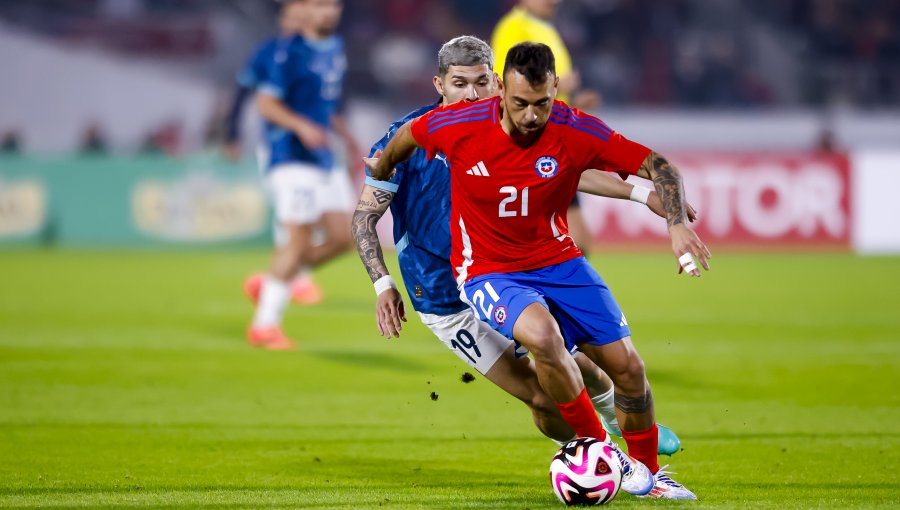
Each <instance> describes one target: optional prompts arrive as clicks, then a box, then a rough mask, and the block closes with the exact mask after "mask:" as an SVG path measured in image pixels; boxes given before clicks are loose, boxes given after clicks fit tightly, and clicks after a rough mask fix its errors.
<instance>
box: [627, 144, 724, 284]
mask: <svg viewBox="0 0 900 510" xmlns="http://www.w3.org/2000/svg"><path fill="white" fill-rule="evenodd" d="M641 172H646V173H647V174H649V175H650V178H651V179H652V180H653V186H654V187H655V188H656V192H657V193H658V194H659V198H660V200H662V204H663V209H665V211H666V220H667V222H668V224H669V236H670V237H671V238H672V251H673V252H675V256H676V257H678V263H679V266H678V272H679V273H681V272H682V271H685V272H687V273H688V274H690V275H691V276H700V269H699V268H698V267H697V265H696V264H695V262H694V261H695V259H699V260H700V265H702V266H703V268H704V269H706V270H707V271H709V262H708V261H707V259H709V258H710V257H711V256H712V255H711V254H710V252H709V248H707V247H706V245H705V244H704V243H703V241H701V240H700V238H699V237H698V236H697V234H696V233H695V232H694V231H693V230H691V228H690V227H689V226H688V225H687V220H688V213H687V210H688V208H687V206H686V204H685V201H684V183H683V182H682V179H681V173H680V172H679V171H678V169H677V168H676V167H675V165H672V164H671V163H669V161H668V160H667V159H666V158H665V157H663V156H662V155H661V154H659V153H657V152H654V151H651V152H650V154H648V155H647V157H646V158H645V159H644V162H643V163H642V164H641Z"/></svg>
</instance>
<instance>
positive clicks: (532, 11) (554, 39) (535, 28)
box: [491, 0, 600, 255]
mask: <svg viewBox="0 0 900 510" xmlns="http://www.w3.org/2000/svg"><path fill="white" fill-rule="evenodd" d="M561 2H562V0H520V1H519V3H518V4H517V5H516V6H515V7H513V8H512V10H510V11H509V12H508V13H507V14H506V15H505V16H503V18H501V19H500V21H499V22H498V23H497V26H496V27H494V33H493V34H492V35H491V47H492V48H493V49H494V58H496V59H497V73H498V74H499V75H500V76H503V63H504V62H505V61H506V53H507V52H508V51H509V49H510V48H512V47H513V46H515V45H516V44H519V43H520V42H526V41H532V42H540V43H544V44H546V45H547V46H549V47H550V49H551V50H552V51H553V55H555V56H556V72H557V73H558V76H559V97H558V99H559V100H560V101H563V102H565V103H568V104H569V105H571V106H572V107H574V108H578V109H579V110H584V111H588V110H593V109H594V108H597V107H598V106H599V105H600V94H599V93H598V92H597V91H595V90H586V89H582V88H581V75H580V74H579V73H578V70H577V69H575V68H574V67H573V66H572V57H571V56H570V55H569V50H568V48H566V44H565V43H564V42H563V40H562V36H560V34H559V31H558V30H556V27H554V26H553V19H554V18H555V17H556V10H557V7H559V4H560V3H561ZM569 234H570V235H571V236H572V239H574V240H575V244H576V245H578V247H579V248H580V249H581V251H582V252H584V253H585V255H587V250H588V248H590V245H591V233H590V231H589V230H588V228H587V225H586V224H585V223H584V218H583V217H582V215H581V205H580V204H579V203H578V195H575V198H574V199H573V200H572V204H571V205H570V206H569Z"/></svg>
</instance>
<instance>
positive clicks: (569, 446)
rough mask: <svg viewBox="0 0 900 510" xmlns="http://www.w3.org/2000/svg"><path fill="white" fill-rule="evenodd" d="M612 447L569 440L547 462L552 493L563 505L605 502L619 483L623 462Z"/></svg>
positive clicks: (595, 441) (588, 440)
mask: <svg viewBox="0 0 900 510" xmlns="http://www.w3.org/2000/svg"><path fill="white" fill-rule="evenodd" d="M612 448H613V447H612V446H610V445H609V444H607V443H604V442H603V441H600V440H599V439H594V438H592V437H582V438H579V439H576V440H574V441H569V442H568V443H566V444H565V445H563V447H562V448H560V449H559V451H558V452H556V455H554V456H553V461H551V462H550V483H551V484H552V485H553V493H554V494H556V497H557V498H559V500H560V501H562V502H563V503H565V504H566V506H577V505H588V506H593V505H604V504H606V503H609V502H610V501H612V500H613V499H614V498H615V497H616V495H617V494H618V493H619V488H620V487H621V486H622V465H621V464H620V463H619V457H618V456H617V455H616V454H615V452H613V450H612Z"/></svg>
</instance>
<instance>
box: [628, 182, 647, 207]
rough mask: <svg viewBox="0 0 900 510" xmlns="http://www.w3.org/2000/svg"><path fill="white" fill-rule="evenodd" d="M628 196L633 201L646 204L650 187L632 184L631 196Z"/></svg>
mask: <svg viewBox="0 0 900 510" xmlns="http://www.w3.org/2000/svg"><path fill="white" fill-rule="evenodd" d="M628 198H629V199H630V200H632V201H634V202H640V203H642V204H646V203H647V199H648V198H650V188H645V187H643V186H632V188H631V196H630V197H628Z"/></svg>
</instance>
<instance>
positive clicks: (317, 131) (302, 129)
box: [294, 119, 328, 149]
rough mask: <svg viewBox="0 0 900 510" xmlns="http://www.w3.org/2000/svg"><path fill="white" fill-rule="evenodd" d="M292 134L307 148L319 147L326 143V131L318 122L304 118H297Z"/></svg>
mask: <svg viewBox="0 0 900 510" xmlns="http://www.w3.org/2000/svg"><path fill="white" fill-rule="evenodd" d="M294 134H296V135H297V138H299V139H300V141H301V142H302V143H303V145H304V146H305V147H306V148H307V149H320V148H322V147H325V146H326V145H328V133H327V132H326V131H325V130H324V129H322V127H321V126H319V125H318V124H316V123H314V122H312V121H309V120H306V119H298V120H297V123H296V125H295V126H294Z"/></svg>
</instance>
